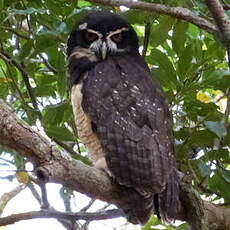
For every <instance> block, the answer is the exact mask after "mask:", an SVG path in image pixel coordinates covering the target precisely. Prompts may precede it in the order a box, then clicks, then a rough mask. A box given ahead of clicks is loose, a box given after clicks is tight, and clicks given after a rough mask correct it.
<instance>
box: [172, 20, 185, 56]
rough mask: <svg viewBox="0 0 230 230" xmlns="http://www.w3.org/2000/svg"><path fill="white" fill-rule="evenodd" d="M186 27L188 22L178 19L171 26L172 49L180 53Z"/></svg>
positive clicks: (182, 47)
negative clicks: (172, 26)
mask: <svg viewBox="0 0 230 230" xmlns="http://www.w3.org/2000/svg"><path fill="white" fill-rule="evenodd" d="M187 29H188V23H187V22H184V21H181V20H178V21H177V23H176V24H175V25H174V28H173V35H172V45H173V49H174V50H175V51H176V52H177V54H180V53H181V51H182V50H183V49H184V44H185V41H186V37H187V35H186V31H187Z"/></svg>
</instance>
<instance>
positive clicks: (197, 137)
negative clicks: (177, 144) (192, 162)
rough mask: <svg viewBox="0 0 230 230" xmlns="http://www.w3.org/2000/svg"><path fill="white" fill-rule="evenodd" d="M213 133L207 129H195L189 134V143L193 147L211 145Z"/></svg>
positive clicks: (213, 137)
mask: <svg viewBox="0 0 230 230" xmlns="http://www.w3.org/2000/svg"><path fill="white" fill-rule="evenodd" d="M214 139H215V135H214V134H213V133H212V132H210V131H208V130H197V131H193V132H192V133H191V134H190V138H189V144H190V145H191V146H193V147H211V146H213V143H214Z"/></svg>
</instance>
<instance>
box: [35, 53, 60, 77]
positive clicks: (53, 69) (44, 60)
mask: <svg viewBox="0 0 230 230" xmlns="http://www.w3.org/2000/svg"><path fill="white" fill-rule="evenodd" d="M38 55H39V57H40V58H41V59H42V61H43V63H44V64H45V66H46V67H47V69H48V70H50V71H51V72H53V73H58V71H57V70H56V69H55V68H54V67H53V66H52V65H51V64H50V63H49V62H48V60H47V59H45V58H44V57H43V55H42V54H38Z"/></svg>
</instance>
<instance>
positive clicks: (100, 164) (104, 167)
mask: <svg viewBox="0 0 230 230" xmlns="http://www.w3.org/2000/svg"><path fill="white" fill-rule="evenodd" d="M94 166H95V167H96V168H98V169H101V170H103V171H105V172H106V173H107V174H108V175H109V176H110V177H112V174H111V172H110V171H109V168H108V165H107V163H106V160H105V157H101V158H99V159H98V160H97V161H96V162H95V163H94Z"/></svg>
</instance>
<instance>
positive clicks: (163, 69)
mask: <svg viewBox="0 0 230 230" xmlns="http://www.w3.org/2000/svg"><path fill="white" fill-rule="evenodd" d="M147 60H148V62H149V63H150V64H152V65H157V66H158V67H159V70H160V73H161V75H162V76H160V77H161V78H163V79H164V80H166V81H167V82H168V84H170V86H171V87H172V88H176V85H177V75H176V71H175V69H174V67H173V64H172V62H171V61H170V59H169V58H168V56H167V55H166V54H165V53H163V52H162V51H160V50H158V49H152V51H151V55H150V56H148V57H147Z"/></svg>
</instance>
